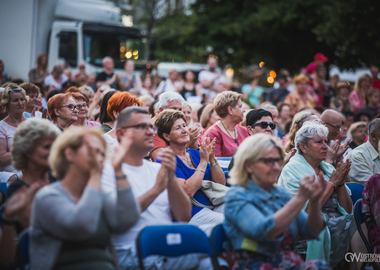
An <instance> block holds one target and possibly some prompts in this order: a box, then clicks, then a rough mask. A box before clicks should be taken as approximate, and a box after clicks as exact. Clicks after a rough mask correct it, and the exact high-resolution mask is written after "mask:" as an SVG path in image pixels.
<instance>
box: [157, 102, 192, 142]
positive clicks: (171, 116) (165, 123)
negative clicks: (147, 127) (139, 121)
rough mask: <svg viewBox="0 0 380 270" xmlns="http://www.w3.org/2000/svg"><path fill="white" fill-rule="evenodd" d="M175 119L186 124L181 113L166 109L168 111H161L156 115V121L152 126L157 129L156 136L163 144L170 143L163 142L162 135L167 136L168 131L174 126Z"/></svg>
mask: <svg viewBox="0 0 380 270" xmlns="http://www.w3.org/2000/svg"><path fill="white" fill-rule="evenodd" d="M177 119H182V120H183V121H184V122H185V123H186V118H185V115H184V114H183V112H181V111H176V110H171V109H168V110H164V111H162V112H161V113H160V114H159V115H158V117H157V119H156V121H155V122H154V125H155V126H156V127H157V135H158V137H160V138H161V139H163V140H164V142H165V143H166V144H167V145H170V142H168V141H167V140H165V138H164V136H163V134H164V133H165V134H169V133H170V131H171V129H172V127H173V125H174V122H175V121H176V120H177Z"/></svg>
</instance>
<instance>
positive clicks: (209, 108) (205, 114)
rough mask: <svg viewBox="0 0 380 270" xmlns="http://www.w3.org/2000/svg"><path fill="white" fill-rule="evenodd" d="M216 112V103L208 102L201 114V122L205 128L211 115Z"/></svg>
mask: <svg viewBox="0 0 380 270" xmlns="http://www.w3.org/2000/svg"><path fill="white" fill-rule="evenodd" d="M213 112H214V104H207V105H206V107H205V108H204V109H203V111H202V114H201V119H200V121H199V122H200V123H201V126H202V127H203V128H206V127H207V125H208V122H209V121H210V118H211V115H212V113H213Z"/></svg>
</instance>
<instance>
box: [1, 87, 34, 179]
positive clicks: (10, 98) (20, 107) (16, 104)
mask: <svg viewBox="0 0 380 270" xmlns="http://www.w3.org/2000/svg"><path fill="white" fill-rule="evenodd" d="M28 100H29V98H28V96H27V95H26V93H25V90H24V89H22V88H21V87H19V86H17V85H16V84H9V85H8V86H7V87H6V88H5V90H4V92H3V95H2V99H1V106H2V107H3V108H4V110H5V111H6V112H8V116H7V117H5V118H4V120H3V121H0V171H6V172H15V168H14V167H13V166H12V164H11V163H12V159H11V153H10V151H11V144H12V141H13V137H14V133H15V132H16V128H17V127H18V126H19V125H20V124H21V122H23V121H24V120H26V118H25V117H24V116H22V113H23V112H24V111H25V107H26V104H27V103H28Z"/></svg>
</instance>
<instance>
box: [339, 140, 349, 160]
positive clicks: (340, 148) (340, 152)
mask: <svg viewBox="0 0 380 270" xmlns="http://www.w3.org/2000/svg"><path fill="white" fill-rule="evenodd" d="M349 143H350V140H346V141H345V142H344V144H342V145H340V146H339V147H338V151H337V153H336V159H340V158H341V157H342V156H343V154H344V153H345V152H346V151H347V149H348V148H349V147H350V146H349V145H348V144H349Z"/></svg>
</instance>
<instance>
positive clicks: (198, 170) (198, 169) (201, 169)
mask: <svg viewBox="0 0 380 270" xmlns="http://www.w3.org/2000/svg"><path fill="white" fill-rule="evenodd" d="M196 171H201V172H203V173H206V171H205V170H202V169H196Z"/></svg>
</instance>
